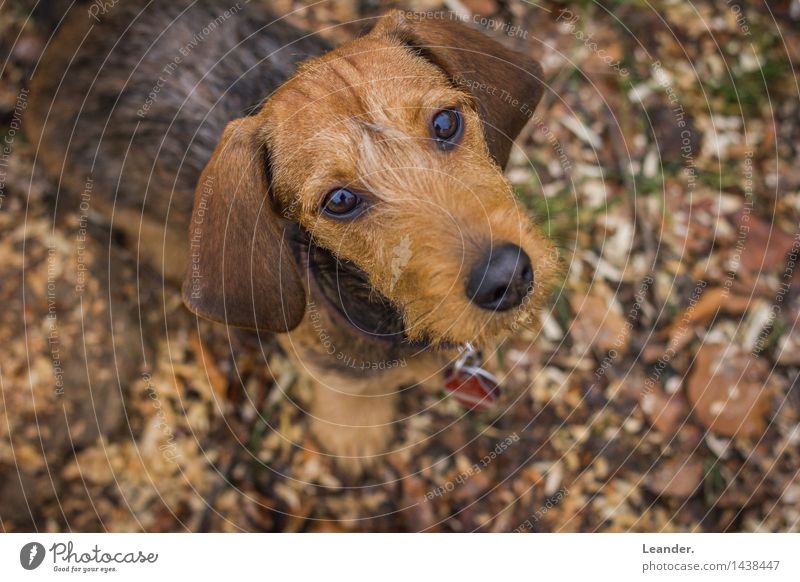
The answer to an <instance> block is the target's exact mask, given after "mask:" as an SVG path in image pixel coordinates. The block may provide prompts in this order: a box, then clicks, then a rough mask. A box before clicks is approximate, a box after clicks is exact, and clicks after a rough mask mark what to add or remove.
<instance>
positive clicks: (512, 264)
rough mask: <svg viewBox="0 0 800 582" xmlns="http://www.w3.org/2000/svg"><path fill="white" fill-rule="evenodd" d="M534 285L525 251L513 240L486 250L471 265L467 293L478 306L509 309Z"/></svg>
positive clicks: (502, 309)
mask: <svg viewBox="0 0 800 582" xmlns="http://www.w3.org/2000/svg"><path fill="white" fill-rule="evenodd" d="M532 285H533V269H532V268H531V259H530V257H528V255H527V253H525V251H523V250H522V249H521V248H519V247H518V246H517V245H515V244H512V243H504V244H501V245H500V246H499V247H495V248H493V249H491V250H489V251H488V252H487V253H486V255H485V256H484V257H483V258H482V259H481V260H480V261H479V262H478V263H477V264H476V265H475V266H474V267H473V268H472V272H471V273H470V274H469V280H468V281H467V289H466V291H467V297H469V299H470V301H472V302H473V303H474V304H475V305H477V306H478V307H482V308H483V309H490V310H492V311H508V310H509V309H513V308H515V307H519V305H520V304H521V303H522V300H523V299H525V296H526V295H527V294H528V291H530V288H531V286H532Z"/></svg>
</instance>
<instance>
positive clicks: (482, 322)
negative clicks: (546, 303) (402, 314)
mask: <svg viewBox="0 0 800 582" xmlns="http://www.w3.org/2000/svg"><path fill="white" fill-rule="evenodd" d="M427 315H428V316H429V317H430V316H431V314H427ZM408 319H409V318H405V320H404V323H405V327H406V332H405V333H406V335H407V337H408V338H409V339H410V340H411V341H412V342H418V343H422V344H426V345H429V346H430V347H432V348H441V349H450V348H454V347H458V346H462V345H464V344H467V343H470V344H473V345H475V346H476V347H484V346H487V345H490V344H491V343H493V342H496V341H497V340H500V339H502V338H503V337H506V336H508V335H511V334H514V333H516V332H517V331H519V330H520V329H523V328H529V327H530V326H531V325H532V322H533V321H534V313H533V310H531V309H529V308H527V307H526V306H525V305H523V306H521V307H518V308H516V309H513V310H509V311H505V312H488V311H486V310H481V309H479V308H476V307H471V306H470V307H467V308H466V309H465V310H464V313H463V315H462V317H459V318H456V319H455V320H454V321H451V322H442V321H438V322H435V324H434V325H426V324H425V321H424V320H425V319H426V318H425V317H424V316H423V317H422V318H420V319H421V321H417V322H414V321H409V320H408ZM436 324H438V325H436Z"/></svg>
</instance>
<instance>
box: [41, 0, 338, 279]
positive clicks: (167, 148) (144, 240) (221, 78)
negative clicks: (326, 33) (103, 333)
mask: <svg viewBox="0 0 800 582" xmlns="http://www.w3.org/2000/svg"><path fill="white" fill-rule="evenodd" d="M136 4H138V3H131V2H119V3H118V4H114V3H113V2H102V3H99V2H95V3H94V4H92V5H90V6H88V7H86V8H84V9H73V13H72V14H70V16H69V17H68V18H67V19H65V22H64V23H63V24H62V26H61V27H60V28H59V30H58V32H57V34H56V36H55V38H54V40H53V41H52V42H51V43H50V45H49V47H48V49H47V51H46V53H45V56H44V58H43V60H42V62H41V63H40V65H39V66H38V68H37V70H36V72H35V74H34V77H33V87H32V101H31V105H30V111H29V116H30V126H29V127H31V128H32V129H33V131H32V132H31V139H32V141H33V143H34V145H35V146H37V149H38V152H39V154H38V157H39V159H40V160H41V161H42V162H43V163H44V166H45V169H46V170H47V172H48V173H49V174H50V175H51V176H53V177H55V178H56V179H58V180H59V183H60V184H61V185H62V186H64V187H65V188H66V191H67V192H68V193H69V194H71V195H72V196H75V195H76V194H78V193H81V192H87V193H88V192H91V198H92V199H91V201H90V204H91V206H92V208H94V209H96V210H99V211H100V213H101V214H104V215H106V216H107V217H108V218H111V215H112V210H113V221H114V224H115V226H116V227H117V228H120V229H121V230H122V231H123V233H124V234H125V235H126V236H127V237H130V238H132V239H133V243H134V244H137V242H138V243H139V244H138V245H137V246H139V250H140V252H141V253H142V258H143V259H144V260H145V261H148V262H151V263H153V264H154V266H155V267H156V268H160V269H164V272H165V274H166V275H167V276H168V277H170V278H173V279H176V280H179V279H180V277H181V275H182V271H183V269H184V268H185V265H186V264H185V261H184V260H183V259H182V256H183V255H185V252H186V247H187V245H188V238H187V237H188V235H187V234H186V232H187V230H186V229H187V224H188V221H189V217H190V214H191V210H192V200H193V194H194V189H195V184H196V182H197V178H198V176H199V174H200V171H201V170H202V168H203V166H204V165H205V164H206V162H207V161H208V159H209V158H210V156H211V152H212V151H213V149H214V147H215V146H216V144H217V142H218V140H219V137H220V135H221V134H222V130H223V128H224V127H225V125H226V124H227V122H228V121H230V120H232V119H234V118H237V117H241V116H242V115H247V114H249V113H252V112H255V111H256V110H257V109H258V107H259V106H260V105H261V103H262V102H263V101H264V100H265V99H266V98H267V97H268V96H269V95H270V94H271V93H272V92H273V91H274V90H275V89H276V88H277V87H278V86H280V84H281V83H283V82H284V81H285V80H286V79H287V78H288V77H289V76H290V75H291V74H292V73H293V72H294V69H295V66H296V64H297V63H298V62H299V61H301V60H304V59H306V58H308V57H309V56H315V55H317V54H320V53H322V52H324V51H325V50H327V48H328V47H327V45H326V44H325V43H324V42H323V41H322V40H321V39H319V38H318V37H315V36H310V35H305V34H304V33H303V32H302V31H300V30H298V29H296V28H294V27H292V26H291V25H289V24H287V23H286V22H285V21H283V20H276V18H275V17H273V16H272V15H271V14H269V13H268V12H266V11H265V10H264V9H263V8H262V7H260V6H258V5H256V4H255V3H245V2H244V1H243V2H240V3H236V4H228V3H224V2H219V1H218V0H199V1H196V2H191V1H189V0H178V1H174V2H163V3H151V4H149V5H147V6H146V7H142V6H141V5H136ZM62 191H63V189H62ZM59 205H61V203H60V204H59Z"/></svg>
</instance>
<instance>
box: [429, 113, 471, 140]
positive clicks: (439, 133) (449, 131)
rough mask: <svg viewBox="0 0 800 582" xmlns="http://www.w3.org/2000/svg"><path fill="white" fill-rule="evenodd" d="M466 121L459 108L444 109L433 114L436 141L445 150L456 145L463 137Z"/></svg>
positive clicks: (432, 127) (432, 123)
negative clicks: (462, 117)
mask: <svg viewBox="0 0 800 582" xmlns="http://www.w3.org/2000/svg"><path fill="white" fill-rule="evenodd" d="M463 125H464V122H463V120H462V119H461V112H460V111H459V110H458V109H455V108H453V109H443V110H441V111H439V112H438V113H437V114H436V115H434V116H433V119H432V120H431V129H432V131H433V137H434V139H435V140H436V143H437V144H438V145H439V147H440V148H441V149H443V150H449V149H451V148H452V147H453V146H455V145H456V142H457V141H458V140H459V138H460V137H461V133H462V129H463Z"/></svg>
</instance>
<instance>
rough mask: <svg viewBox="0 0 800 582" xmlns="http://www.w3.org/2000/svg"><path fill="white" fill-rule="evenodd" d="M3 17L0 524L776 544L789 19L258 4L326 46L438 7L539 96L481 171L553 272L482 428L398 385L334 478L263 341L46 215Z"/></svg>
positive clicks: (795, 466) (788, 183)
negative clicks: (364, 470) (757, 535)
mask: <svg viewBox="0 0 800 582" xmlns="http://www.w3.org/2000/svg"><path fill="white" fill-rule="evenodd" d="M254 1H255V0H254ZM262 1H264V2H266V1H267V0H262ZM32 4H33V2H25V1H22V0H18V1H17V2H4V3H2V5H0V62H2V81H0V143H1V144H2V146H1V147H0V305H2V309H0V345H2V347H3V349H2V355H1V356H0V392H1V393H2V400H0V524H2V529H3V531H25V530H32V529H36V530H39V531H95V530H107V531H184V530H191V531H418V530H426V531H475V530H477V531H500V532H505V531H534V532H541V531H554V532H559V531H800V479H799V478H798V471H799V470H800V447H799V446H798V445H800V382H799V381H798V378H799V377H800V333H798V330H797V325H798V315H800V269H797V268H796V266H797V265H798V254H800V159H798V148H797V144H798V142H800V100H798V97H799V96H800V90H799V87H798V80H797V74H796V73H797V71H796V70H795V68H794V67H795V63H798V62H800V3H798V2H797V1H794V2H791V1H788V0H786V1H776V2H768V3H762V2H752V3H750V2H744V1H741V2H740V1H738V0H731V1H726V2H714V1H711V0H700V1H692V2H689V1H686V2H681V1H676V2H667V1H663V2H655V3H648V2H638V1H622V0H616V1H604V2H597V3H596V2H592V1H580V2H555V1H549V0H548V1H544V2H538V3H532V2H523V1H521V0H448V1H446V2H440V1H437V0H410V1H409V2H406V3H400V2H398V3H390V2H380V1H378V0H363V1H361V2H355V1H351V0H347V1H336V2H323V3H319V4H315V5H314V6H312V7H304V6H303V4H302V3H300V2H294V1H292V0H278V1H276V2H273V3H271V5H272V6H273V7H274V8H275V9H276V10H277V11H278V12H281V13H290V12H292V11H294V12H293V14H292V16H291V18H292V20H294V21H295V22H296V23H298V24H299V25H301V26H303V27H305V28H307V29H309V30H324V31H325V32H324V34H325V35H326V36H328V37H329V38H331V39H333V40H335V41H342V40H346V39H348V38H351V37H352V36H353V35H354V34H357V32H358V31H359V30H361V29H362V28H363V25H364V22H363V21H361V20H360V19H362V18H369V17H374V16H376V15H379V14H381V13H382V12H383V11H385V10H386V9H387V8H388V7H390V6H396V5H398V6H401V7H403V8H411V9H419V10H442V9H451V10H455V11H458V12H459V13H460V14H461V15H462V16H463V17H464V18H465V19H467V20H470V21H473V22H475V23H476V24H477V25H483V26H484V27H485V28H487V31H488V33H489V34H492V35H493V36H494V37H496V38H498V39H499V40H501V41H502V42H505V43H508V44H509V46H514V47H516V48H517V49H519V50H525V51H529V52H530V53H531V54H532V55H534V56H535V57H536V58H537V59H539V60H540V61H541V62H542V64H543V66H544V70H545V74H546V78H547V82H548V89H547V91H546V92H545V97H544V100H543V102H542V103H541V104H540V106H539V107H538V109H537V114H536V116H535V118H534V120H533V121H532V122H531V123H530V124H529V125H528V127H527V128H526V129H525V130H524V132H523V135H522V136H521V137H520V139H519V142H518V143H519V144H520V146H521V151H517V152H515V153H514V155H513V156H512V160H511V162H510V164H509V167H508V169H507V175H508V176H509V178H510V180H511V182H512V183H513V184H514V186H515V188H516V190H517V192H518V193H519V196H520V199H521V200H523V202H525V203H526V204H527V205H528V206H529V207H530V210H531V212H532V213H533V215H534V216H535V217H536V219H537V220H538V221H539V222H540V223H541V224H542V226H543V228H544V229H545V230H546V231H547V232H548V233H549V234H550V235H551V236H552V237H554V239H555V240H556V241H557V242H558V245H559V249H560V252H561V255H562V259H563V261H564V264H565V266H566V269H565V270H566V274H565V276H564V278H563V281H562V283H561V284H560V285H559V287H558V290H557V292H556V293H555V294H554V296H553V299H552V302H551V304H550V307H549V309H548V311H547V312H546V313H545V314H544V325H543V328H542V330H541V331H540V332H536V333H535V332H533V331H531V330H523V331H521V332H520V333H519V334H517V335H515V336H513V337H511V338H509V339H507V340H504V341H503V342H501V343H500V344H499V345H498V346H497V349H496V351H495V352H494V353H492V354H490V355H489V367H490V368H491V369H492V370H493V371H494V372H496V373H497V374H498V375H499V376H500V377H501V378H502V379H503V384H504V387H505V390H504V393H503V397H502V399H501V401H500V403H499V406H498V407H497V408H496V409H495V410H493V411H490V412H484V413H469V412H465V411H464V410H463V409H462V408H460V407H459V406H458V405H457V404H456V403H455V402H454V401H453V400H452V398H446V397H445V394H444V393H443V392H437V391H435V390H433V391H430V390H429V391H424V390H421V389H420V390H411V391H407V392H406V395H405V397H404V400H403V404H402V414H403V416H404V417H406V420H405V421H404V422H403V423H401V424H400V425H399V433H398V440H397V442H396V443H395V444H394V447H393V452H392V453H391V454H389V455H387V456H386V458H385V462H383V463H381V464H380V465H379V467H378V468H377V469H376V470H375V471H374V472H373V473H371V474H370V475H368V476H365V477H363V478H361V479H359V480H352V479H348V478H346V477H345V476H344V475H342V474H340V473H339V472H338V471H337V470H336V468H335V466H334V464H333V463H332V462H331V459H330V458H329V457H328V456H327V455H325V454H323V453H321V452H320V448H319V446H318V445H317V443H315V442H314V441H313V439H311V438H310V437H309V434H308V431H307V419H306V417H305V414H304V412H303V411H304V409H306V407H307V403H308V398H309V394H308V391H307V389H306V388H305V387H304V386H303V385H302V384H301V383H300V382H298V381H297V380H296V374H295V372H294V370H293V369H292V367H291V365H290V364H289V363H288V361H287V360H286V358H285V357H284V356H283V355H282V354H281V353H280V351H279V349H278V348H277V346H276V344H275V343H274V340H272V339H271V338H264V337H261V338H258V337H255V336H253V335H251V334H246V333H243V332H239V331H236V330H232V329H231V330H227V329H225V328H223V327H221V326H218V325H212V324H209V323H206V322H198V321H197V320H196V319H195V318H194V317H192V316H190V314H189V313H188V312H187V311H186V310H185V309H184V308H183V306H182V304H181V300H180V296H179V293H178V290H177V289H175V288H172V287H166V288H164V287H163V285H162V284H161V281H160V280H159V278H158V276H157V275H156V274H155V273H153V272H152V271H150V270H149V269H148V268H147V267H146V266H144V265H137V259H136V256H135V255H133V254H131V253H130V252H129V251H127V250H125V249H123V248H121V247H120V245H118V244H117V243H116V242H115V240H114V237H113V236H112V235H110V233H109V232H108V231H107V230H105V227H103V226H102V224H97V223H96V222H97V221H95V220H94V219H93V216H92V213H91V210H90V209H89V208H88V206H89V205H87V206H86V207H83V206H79V207H74V205H73V206H65V205H64V204H61V205H59V199H58V196H57V187H56V185H55V184H53V183H51V182H49V181H47V180H46V179H45V178H44V177H43V175H42V173H41V169H40V168H39V166H38V165H36V164H35V153H36V152H35V151H34V150H33V148H32V147H31V145H30V143H29V142H28V140H27V139H26V136H25V118H24V109H25V107H26V104H27V99H28V95H29V93H28V92H27V85H28V81H27V79H28V75H29V74H30V71H31V70H32V68H33V66H34V65H35V63H36V61H37V59H38V57H39V55H40V54H41V51H42V48H43V47H44V44H45V43H46V42H47V38H48V36H49V29H50V27H51V26H52V23H49V22H47V18H46V17H43V16H42V15H40V14H34V16H33V18H29V16H30V7H31V5H32ZM80 9H85V7H84V8H80ZM95 195H96V194H95ZM112 275H113V276H112ZM130 378H133V379H134V380H133V381H131V380H130Z"/></svg>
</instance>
